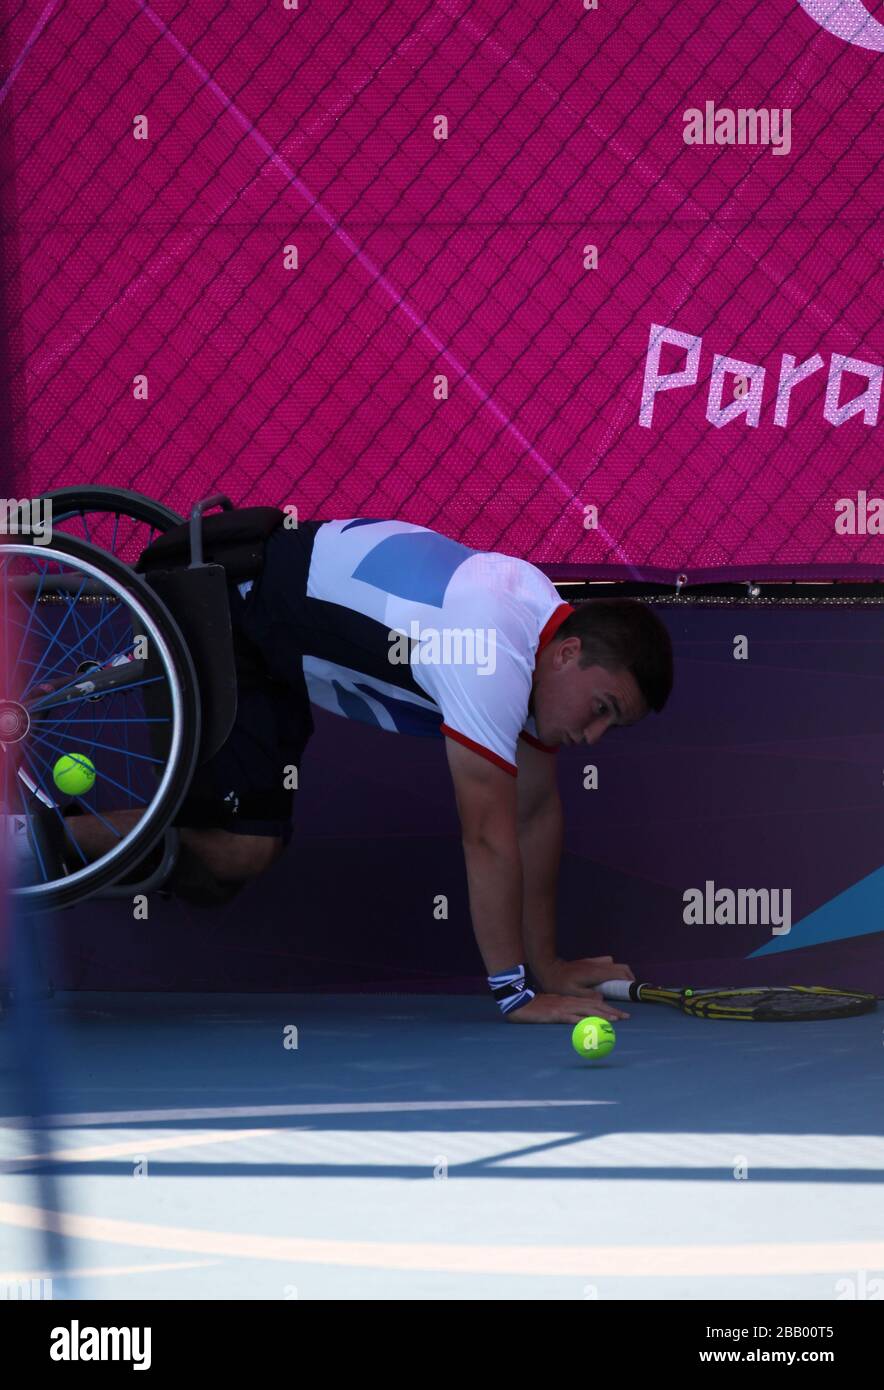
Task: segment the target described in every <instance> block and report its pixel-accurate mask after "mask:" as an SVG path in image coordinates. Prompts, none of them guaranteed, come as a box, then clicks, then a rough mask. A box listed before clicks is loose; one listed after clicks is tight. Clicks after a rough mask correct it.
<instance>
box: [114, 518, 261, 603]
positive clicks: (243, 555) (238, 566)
mask: <svg viewBox="0 0 884 1390" xmlns="http://www.w3.org/2000/svg"><path fill="white" fill-rule="evenodd" d="M284 521H285V512H283V511H282V510H281V509H280V508H279V507H237V508H235V509H234V510H233V511H228V512H212V513H211V514H210V515H208V516H204V517H203V518H202V534H203V560H204V561H205V562H206V563H207V564H214V565H223V567H224V569H225V571H226V573H227V578H228V579H229V580H230V581H232V582H233V583H236V584H238V583H241V582H242V581H243V580H244V579H254V577H255V576H256V575H257V574H259V573H260V572H261V565H262V562H263V555H264V542H265V541H266V540H267V538H268V536H271V535H272V534H273V532H274V531H275V530H276V529H277V527H279V526H281V525H282V523H283V522H284ZM190 560H191V555H190V523H189V522H187V521H185V522H182V524H181V525H180V526H173V527H172V528H171V530H169V531H165V532H163V534H162V535H161V536H158V537H157V539H156V540H155V541H153V542H152V543H151V544H150V545H149V546H147V547H146V549H145V550H143V551H142V553H141V555H140V557H139V559H138V563H137V565H136V566H135V568H136V569H137V570H138V571H139V572H140V573H142V574H148V573H150V572H151V571H153V570H171V569H178V568H179V567H180V566H182V565H189V564H190Z"/></svg>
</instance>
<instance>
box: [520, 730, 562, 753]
mask: <svg viewBox="0 0 884 1390" xmlns="http://www.w3.org/2000/svg"><path fill="white" fill-rule="evenodd" d="M519 738H523V739H524V740H525V742H526V743H530V744H531V747H532V748H539V749H540V751H541V753H558V751H559V750H558V748H555V747H553V745H552V744H550V743H541V742H540V739H539V738H535V737H534V735H533V734H529V733H526V732H525V730H524V729H523V730H522V732H521V733H520V734H519Z"/></svg>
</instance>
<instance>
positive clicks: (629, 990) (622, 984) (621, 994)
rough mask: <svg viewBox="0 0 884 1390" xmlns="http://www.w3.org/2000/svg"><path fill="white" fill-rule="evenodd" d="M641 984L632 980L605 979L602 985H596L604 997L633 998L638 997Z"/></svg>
mask: <svg viewBox="0 0 884 1390" xmlns="http://www.w3.org/2000/svg"><path fill="white" fill-rule="evenodd" d="M640 989H641V985H639V984H636V983H635V981H634V980H606V981H605V983H604V984H603V985H599V986H598V990H599V992H600V993H601V994H603V995H604V997H605V998H606V999H621V1000H627V1001H628V1000H630V999H631V1000H633V1002H634V1001H635V1000H636V999H638V997H639V993H638V992H639V990H640Z"/></svg>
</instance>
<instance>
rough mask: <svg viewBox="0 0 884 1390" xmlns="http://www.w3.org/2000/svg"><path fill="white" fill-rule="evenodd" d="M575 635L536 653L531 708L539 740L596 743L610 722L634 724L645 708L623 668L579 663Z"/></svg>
mask: <svg viewBox="0 0 884 1390" xmlns="http://www.w3.org/2000/svg"><path fill="white" fill-rule="evenodd" d="M579 658H580V639H579V638H578V637H568V638H565V640H564V641H561V642H551V643H550V645H549V646H548V647H546V648H545V649H544V650H543V651H542V652H541V654H540V660H539V662H538V665H537V673H536V675H535V679H534V698H533V710H534V718H535V722H536V724H537V736H538V738H539V739H540V741H541V743H547V744H549V745H551V746H553V747H555V746H557V745H559V744H562V745H564V746H565V747H568V746H570V745H571V744H575V743H586V744H589V743H598V741H599V739H600V738H601V736H602V734H603V733H604V732H605V731H606V730H607V729H609V728H611V727H612V725H617V726H620V727H623V726H624V725H627V724H635V723H637V722H638V720H639V719H642V718H643V717H644V716H645V715H646V714H647V712H648V707H647V705H646V703H645V700H644V697H643V696H642V693H641V691H640V690H639V688H638V684H637V682H636V680H635V677H634V676H633V675H632V673H631V672H629V671H624V670H615V671H608V670H606V669H605V667H604V666H581V665H580V661H579Z"/></svg>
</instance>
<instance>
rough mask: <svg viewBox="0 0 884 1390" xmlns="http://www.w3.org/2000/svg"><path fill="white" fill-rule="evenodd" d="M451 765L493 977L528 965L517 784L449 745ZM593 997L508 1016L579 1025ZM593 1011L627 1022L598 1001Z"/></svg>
mask: <svg viewBox="0 0 884 1390" xmlns="http://www.w3.org/2000/svg"><path fill="white" fill-rule="evenodd" d="M446 749H447V753H448V765H449V767H450V768H451V775H452V778H453V780H454V790H455V795H456V797H457V807H458V812H459V814H460V822H461V833H462V838H463V847H464V858H465V860H466V869H467V882H468V885H469V893H470V914H471V916H472V921H473V931H474V932H475V935H476V942H477V944H478V947H479V950H480V952H481V955H482V959H483V961H484V962H485V969H486V971H487V973H488V974H489V975H498V974H500V973H501V972H503V971H509V970H513V969H514V968H515V967H517V966H519V965H524V964H525V963H526V954H527V952H526V948H525V943H524V940H523V936H522V896H523V894H522V859H521V852H520V847H519V812H518V795H517V779H516V778H515V777H513V776H512V775H511V774H510V773H508V772H505V771H504V770H503V769H502V768H499V767H497V766H495V764H494V763H492V762H490V761H489V760H488V759H487V758H483V757H482V756H481V754H479V753H475V752H473V750H472V749H470V748H466V747H464V746H463V745H462V744H460V743H458V742H456V741H455V740H453V739H450V738H449V739H446ZM589 998H590V996H588V995H583V996H582V997H581V998H577V997H571V996H569V995H567V994H561V993H555V994H553V993H549V994H538V995H537V996H536V997H535V998H534V999H532V1000H531V1001H530V1003H527V1004H524V1005H522V1006H521V1007H520V1008H518V1009H514V1010H512V1012H511V1013H509V1014H508V1015H507V1016H508V1017H509V1018H510V1019H512V1021H514V1022H519V1023H522V1022H524V1023H529V1022H530V1023H579V1022H580V1020H581V1019H582V1018H585V1017H586V1014H587V1012H588V1010H587V1003H588V1001H589ZM593 1011H594V1012H596V1013H598V1014H600V1015H601V1016H602V1017H604V1018H625V1017H627V1015H626V1014H624V1013H623V1012H622V1011H621V1010H619V1009H617V1008H615V1007H614V1006H613V1005H610V1004H608V1003H607V1002H606V1001H604V1000H602V999H601V998H600V997H595V998H593Z"/></svg>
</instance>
